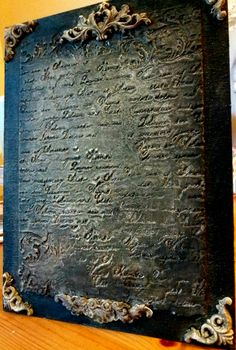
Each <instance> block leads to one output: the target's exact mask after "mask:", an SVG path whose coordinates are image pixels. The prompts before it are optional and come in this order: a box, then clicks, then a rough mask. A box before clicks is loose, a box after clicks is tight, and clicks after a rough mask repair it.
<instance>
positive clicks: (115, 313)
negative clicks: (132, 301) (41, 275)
mask: <svg viewBox="0 0 236 350" xmlns="http://www.w3.org/2000/svg"><path fill="white" fill-rule="evenodd" d="M55 301H56V302H61V303H62V305H63V306H65V308H66V309H67V310H69V311H71V313H72V315H75V316H80V315H85V316H87V317H89V318H91V319H92V320H93V321H95V322H98V323H109V322H113V321H122V322H123V323H133V322H134V321H135V320H138V319H139V318H141V317H147V318H150V317H152V315H153V311H152V310H151V309H150V308H149V307H147V306H146V305H144V304H142V305H139V304H136V305H133V306H131V305H129V304H127V303H124V302H122V301H114V300H109V299H97V298H87V297H80V296H70V295H68V294H58V295H56V296H55Z"/></svg>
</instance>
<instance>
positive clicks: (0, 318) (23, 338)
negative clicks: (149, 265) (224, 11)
mask: <svg viewBox="0 0 236 350" xmlns="http://www.w3.org/2000/svg"><path fill="white" fill-rule="evenodd" d="M2 255H3V249H2V245H1V244H0V274H1V276H2ZM1 283H2V281H1V282H0V287H1V288H2V284H1ZM0 349H1V350H10V349H14V350H134V349H135V350H162V349H171V350H191V349H192V350H194V349H195V350H197V349H202V347H201V346H200V347H198V346H193V345H186V344H181V343H174V342H168V341H162V340H160V339H156V338H150V337H144V336H139V335H133V334H127V333H120V332H114V331H107V330H101V329H96V328H91V327H85V326H79V325H74V324H69V323H64V322H58V321H53V320H46V319H43V318H37V317H27V316H24V315H18V314H13V313H8V312H4V311H3V310H2V297H1V300H0ZM208 349H213V348H208Z"/></svg>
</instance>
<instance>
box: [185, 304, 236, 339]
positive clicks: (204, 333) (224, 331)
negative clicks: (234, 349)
mask: <svg viewBox="0 0 236 350" xmlns="http://www.w3.org/2000/svg"><path fill="white" fill-rule="evenodd" d="M226 305H232V299H230V298H224V299H222V300H220V301H219V304H218V305H217V306H216V308H217V310H218V313H217V314H215V315H213V316H211V318H210V319H208V320H207V321H206V323H204V324H203V325H202V326H201V329H200V330H197V329H196V328H194V327H192V328H190V329H189V330H188V331H187V332H186V334H185V336H184V340H185V341H186V342H187V343H190V342H191V341H192V340H195V341H197V342H199V343H202V344H205V345H227V344H228V345H233V340H234V331H233V325H232V318H231V316H230V313H229V312H228V310H227V308H226Z"/></svg>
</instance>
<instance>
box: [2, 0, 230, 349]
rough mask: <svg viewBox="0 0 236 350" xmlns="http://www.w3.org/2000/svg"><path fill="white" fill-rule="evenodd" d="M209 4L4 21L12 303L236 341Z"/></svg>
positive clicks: (218, 38) (224, 125) (223, 35)
mask: <svg viewBox="0 0 236 350" xmlns="http://www.w3.org/2000/svg"><path fill="white" fill-rule="evenodd" d="M208 2H209V1H197V0H196V1H187V0H171V1H170V0H165V1H164V0H163V1H161V0H160V1H154V0H153V1H152V0H148V1H146V0H145V1H141V0H140V1H132V0H131V1H129V6H128V5H123V2H121V1H114V2H113V3H112V4H108V3H103V4H100V5H96V6H90V7H86V8H83V9H79V10H74V11H70V12H66V13H62V14H59V15H56V16H51V17H47V18H44V19H40V20H38V21H32V22H27V23H24V24H18V25H16V26H15V27H12V28H8V29H7V30H6V34H5V39H6V57H5V58H6V61H7V63H6V119H5V168H4V172H5V178H4V181H5V183H4V185H5V207H4V234H5V236H4V271H5V273H4V285H3V286H4V287H3V293H4V308H5V309H6V310H10V311H15V312H21V311H22V312H26V313H27V314H28V315H32V314H33V313H34V315H36V316H43V317H48V318H53V319H59V320H64V321H69V322H77V323H82V324H88V325H93V326H97V327H106V328H110V329H117V330H123V331H127V332H134V333H140V334H145V335H150V336H156V337H162V338H167V339H173V340H180V341H186V342H191V341H193V342H200V343H202V344H205V345H221V346H231V345H232V344H233V325H232V319H233V318H234V316H233V312H232V310H230V309H231V306H230V305H231V304H232V302H233V300H234V271H233V224H232V180H231V177H232V166H231V137H230V136H231V132H230V90H229V71H228V66H229V64H228V56H229V54H228V24H227V18H224V17H225V16H226V13H225V11H224V8H221V6H219V2H217V4H216V3H215V4H212V5H208Z"/></svg>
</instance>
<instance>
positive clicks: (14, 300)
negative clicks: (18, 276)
mask: <svg viewBox="0 0 236 350" xmlns="http://www.w3.org/2000/svg"><path fill="white" fill-rule="evenodd" d="M2 294H3V305H4V308H5V309H7V310H10V311H14V312H21V311H26V313H27V315H28V316H31V315H33V309H32V307H31V305H30V304H28V303H27V302H24V301H23V299H22V297H21V296H20V295H19V293H18V291H17V289H16V288H15V287H14V286H13V277H12V276H11V275H10V274H9V273H8V272H6V273H4V274H3V288H2Z"/></svg>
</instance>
